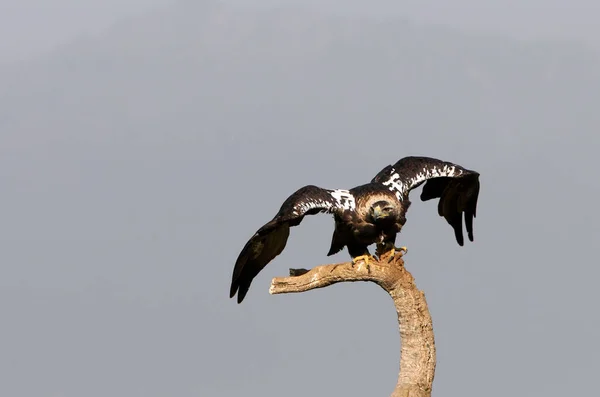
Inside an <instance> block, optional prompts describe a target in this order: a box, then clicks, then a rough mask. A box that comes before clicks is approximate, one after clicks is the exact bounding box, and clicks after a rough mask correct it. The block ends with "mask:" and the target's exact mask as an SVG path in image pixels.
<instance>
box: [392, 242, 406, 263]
mask: <svg viewBox="0 0 600 397" xmlns="http://www.w3.org/2000/svg"><path fill="white" fill-rule="evenodd" d="M388 252H389V255H390V257H389V259H388V263H390V262H391V261H392V260H394V259H395V258H396V255H397V254H399V255H400V257H403V256H404V255H405V254H406V253H407V252H408V248H406V247H400V248H398V247H396V246H392V248H391V249H390V250H389V251H388Z"/></svg>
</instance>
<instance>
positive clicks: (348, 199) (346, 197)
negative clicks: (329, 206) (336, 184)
mask: <svg viewBox="0 0 600 397" xmlns="http://www.w3.org/2000/svg"><path fill="white" fill-rule="evenodd" d="M330 194H331V196H332V197H333V198H334V199H335V200H336V201H337V203H336V206H337V207H341V208H343V209H344V210H350V211H354V209H355V208H356V201H355V200H354V196H353V195H352V193H350V192H349V191H348V190H344V189H335V190H334V191H332V192H331V193H330Z"/></svg>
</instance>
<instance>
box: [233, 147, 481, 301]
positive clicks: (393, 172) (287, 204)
mask: <svg viewBox="0 0 600 397" xmlns="http://www.w3.org/2000/svg"><path fill="white" fill-rule="evenodd" d="M423 183H425V185H424V186H423V190H422V192H421V200H422V201H427V200H431V199H434V198H439V202H438V214H439V215H440V216H443V217H444V218H445V219H446V221H447V222H448V223H449V224H450V226H452V228H453V229H454V236H455V237H456V241H457V242H458V244H459V245H460V246H462V245H463V244H464V238H463V222H462V219H463V214H464V219H465V226H466V230H467V235H468V238H469V240H470V241H473V218H475V215H476V208H477V197H478V195H479V173H478V172H476V171H472V170H468V169H466V168H463V167H461V166H460V165H458V164H454V163H451V162H447V161H442V160H438V159H435V158H431V157H415V156H410V157H404V158H402V159H400V160H399V161H398V162H396V164H394V165H388V166H387V167H385V168H384V169H382V170H381V171H380V172H379V173H378V174H377V175H376V176H375V177H374V178H373V179H372V180H371V182H370V183H367V184H364V185H360V186H357V187H354V188H352V189H350V190H343V189H323V188H320V187H317V186H314V185H308V186H304V187H302V188H300V189H298V190H297V191H296V192H294V193H293V194H292V195H291V196H289V197H288V198H287V199H286V200H285V201H284V202H283V204H282V205H281V208H280V209H279V212H277V214H276V215H275V217H274V218H273V219H272V220H271V221H269V222H267V223H266V224H265V225H264V226H262V227H261V228H260V229H258V231H257V232H256V233H255V234H254V235H253V236H252V237H251V238H250V240H249V241H248V242H247V243H246V245H245V246H244V248H243V249H242V251H241V253H240V254H239V256H238V258H237V261H236V263H235V267H234V269H233V275H232V279H231V289H230V297H231V298H233V297H234V296H235V294H236V293H237V302H238V303H241V302H242V301H243V300H244V297H245V296H246V293H247V292H248V289H249V288H250V284H251V283H252V280H253V279H254V277H256V276H257V275H258V273H259V272H260V271H261V270H262V269H263V268H264V267H265V266H266V265H267V264H268V263H269V262H271V261H272V260H273V259H274V258H275V257H276V256H277V255H279V254H280V253H281V252H282V251H283V249H284V248H285V245H286V243H287V240H288V237H289V234H290V227H292V226H297V225H299V224H300V222H302V219H304V217H305V216H306V215H314V214H318V213H330V214H333V219H334V221H335V230H334V232H333V238H332V240H331V247H330V249H329V252H328V254H327V255H328V256H329V255H333V254H336V253H337V252H339V251H341V250H342V249H343V248H344V247H346V248H347V250H348V253H349V254H350V257H351V258H352V262H353V263H356V262H358V261H360V260H362V261H364V262H365V263H366V265H367V267H368V265H369V260H372V259H373V257H372V256H371V255H370V253H369V249H368V247H369V246H370V245H372V244H376V246H377V247H378V248H380V249H381V252H390V254H391V255H392V256H391V257H393V255H394V254H395V253H396V252H399V251H406V247H401V248H397V247H396V245H395V243H396V235H397V234H398V233H399V232H400V230H401V229H402V226H404V224H405V223H406V211H407V210H408V207H409V206H410V204H411V202H410V201H409V199H408V195H409V193H410V191H411V190H412V189H415V188H417V187H418V186H420V185H422V184H423Z"/></svg>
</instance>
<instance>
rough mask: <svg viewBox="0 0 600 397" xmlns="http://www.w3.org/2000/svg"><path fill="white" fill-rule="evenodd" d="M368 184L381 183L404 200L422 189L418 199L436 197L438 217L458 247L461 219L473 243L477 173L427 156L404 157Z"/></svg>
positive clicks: (461, 235) (461, 230)
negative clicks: (441, 217)
mask: <svg viewBox="0 0 600 397" xmlns="http://www.w3.org/2000/svg"><path fill="white" fill-rule="evenodd" d="M371 182H374V183H382V184H383V185H385V186H387V187H388V188H389V189H390V190H391V191H393V192H394V193H395V194H396V197H398V199H399V200H407V199H408V194H409V193H410V191H411V190H412V189H415V188H417V187H419V186H420V185H421V184H423V183H425V185H424V186H423V191H422V192H421V200H422V201H427V200H431V199H434V198H439V199H440V201H439V203H438V214H439V215H440V216H443V217H444V218H445V219H446V221H447V222H448V223H449V224H450V226H452V228H453V229H454V235H455V237H456V241H457V242H458V244H459V245H461V246H462V245H463V244H464V238H463V228H462V218H463V213H464V218H465V226H466V229H467V235H468V237H469V240H470V241H473V218H475V216H476V211H477V197H478V196H479V173H478V172H476V171H472V170H468V169H466V168H463V167H461V166H460V165H457V164H454V163H450V162H447V161H442V160H438V159H434V158H431V157H412V156H411V157H404V158H402V159H400V160H399V161H398V162H397V163H396V164H394V165H388V166H387V167H385V168H384V169H383V170H381V171H380V172H379V173H378V174H377V175H376V176H375V178H373V180H372V181H371Z"/></svg>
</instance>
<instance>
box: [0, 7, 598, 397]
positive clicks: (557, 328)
mask: <svg viewBox="0 0 600 397" xmlns="http://www.w3.org/2000/svg"><path fill="white" fill-rule="evenodd" d="M598 11H600V4H597V3H594V2H592V1H590V0H588V1H571V2H567V1H544V2H542V1H541V0H537V1H535V0H532V1H528V2H526V3H524V2H517V1H512V0H511V1H504V2H500V1H498V0H495V1H478V2H475V1H471V0H462V1H455V2H452V4H451V5H450V4H449V3H448V2H442V1H432V0H430V1H420V2H417V1H404V2H392V1H387V0H386V1H383V0H382V1H374V2H371V3H369V6H367V5H366V3H364V2H358V1H354V0H352V1H346V2H341V1H334V0H323V1H319V2H317V1H313V0H306V1H303V2H300V1H278V2H275V1H267V0H263V1H258V0H255V1H246V2H241V1H220V2H219V1H202V2H191V1H168V0H153V1H144V2H142V1H139V0H123V1H119V2H117V1H115V0H110V1H103V2H99V1H92V0H88V1H79V2H75V1H71V0H60V1H56V2H53V3H52V7H50V5H49V4H47V3H46V2H41V1H40V0H27V1H23V2H20V3H17V2H15V1H10V2H9V1H6V0H4V1H1V0H0V197H1V198H2V199H1V202H2V205H1V206H0V220H1V222H0V243H1V247H2V249H1V250H0V313H1V315H2V324H3V325H2V328H1V331H0V335H1V338H0V373H2V374H3V376H2V382H0V394H1V395H6V396H11V397H20V396H27V397H29V396H40V395H43V396H52V397H58V396H61V397H63V396H64V397H70V396H87V397H94V396H106V395H111V396H115V397H117V396H124V397H125V396H127V397H132V396H144V397H153V396H157V397H158V396H167V395H177V396H181V397H184V396H231V395H237V394H240V393H244V394H245V395H262V396H280V395H281V394H285V395H286V396H290V397H293V396H304V395H307V394H313V395H334V396H335V395H344V396H364V395H370V396H385V395H389V393H390V392H391V391H392V390H393V388H394V386H395V383H396V379H397V374H398V359H399V348H400V341H399V335H398V329H397V322H396V314H395V312H394V309H393V304H392V301H391V300H390V299H389V297H388V296H387V295H386V294H385V292H384V291H383V290H381V289H379V288H378V287H377V286H375V285H372V284H366V283H365V284H357V283H348V284H338V285H335V286H332V287H329V288H326V289H322V290H316V291H311V292H307V293H303V294H291V295H278V296H271V295H269V294H268V288H269V284H270V280H271V279H272V278H273V277H275V276H282V275H286V274H287V269H288V267H312V266H315V265H317V264H321V263H329V262H332V261H338V260H339V261H342V260H346V259H347V258H348V255H347V252H346V251H343V252H342V253H339V254H337V255H335V256H334V257H326V253H327V250H328V249H329V243H330V239H331V233H332V231H333V222H332V220H331V218H330V216H328V215H319V216H314V217H310V218H307V219H305V221H304V222H303V223H302V224H301V225H300V226H299V227H296V228H294V229H293V230H292V234H291V236H290V239H289V241H288V245H287V247H286V250H285V251H284V252H283V253H282V254H281V255H280V256H279V257H277V258H276V259H275V260H274V261H273V262H272V263H271V264H270V265H269V266H268V267H267V268H265V270H263V272H262V273H261V274H260V275H259V276H258V277H257V278H256V279H255V280H254V282H253V284H252V287H251V289H250V291H249V293H248V295H247V297H246V299H245V301H244V302H243V303H242V304H241V305H237V304H236V303H235V300H230V299H229V298H228V292H229V283H230V279H231V272H232V269H233V264H234V263H235V259H236V258H237V255H238V253H239V252H240V250H241V249H242V247H243V245H244V244H245V243H246V241H247V239H248V238H249V237H250V236H251V235H252V234H253V233H254V232H255V230H256V229H258V228H259V227H260V226H261V225H263V224H264V223H266V222H267V221H268V220H270V219H271V218H272V217H273V215H275V213H276V212H277V210H278V208H279V206H280V205H281V203H282V202H283V200H285V198H286V197H288V195H289V194H291V193H292V192H294V191H295V190H296V189H297V188H299V187H301V186H304V185H306V184H315V185H318V186H322V187H326V188H351V187H353V186H356V185H359V184H362V183H365V182H367V181H369V180H370V179H371V178H372V177H373V176H374V175H375V174H376V173H377V172H378V171H379V170H380V169H381V168H383V167H384V166H386V165H387V164H391V163H394V162H395V161H397V160H398V159H399V158H401V157H404V156H406V155H425V156H433V157H438V158H440V159H443V160H448V161H453V162H456V163H458V164H460V165H463V166H464V167H466V168H470V169H474V170H477V171H479V172H480V173H481V193H480V197H479V206H478V217H477V218H476V220H475V242H474V243H470V242H467V243H466V244H465V246H464V247H459V246H458V245H457V244H456V241H455V239H454V236H453V232H452V229H451V227H450V226H449V225H447V224H446V223H445V221H444V220H443V218H440V217H439V216H438V215H437V211H436V205H437V203H435V202H427V203H423V202H421V201H420V200H419V199H418V195H419V194H420V189H418V190H417V191H416V192H414V193H413V195H412V196H411V198H412V201H413V205H412V206H411V208H410V210H409V212H408V215H407V218H408V222H407V224H406V226H405V227H404V229H403V232H402V234H401V235H400V236H399V238H398V244H400V245H406V246H408V249H409V253H408V254H407V255H406V257H405V260H406V266H407V268H408V269H409V270H410V271H411V272H412V273H413V275H414V276H415V278H416V282H417V285H418V286H419V288H421V289H422V290H423V291H424V292H425V294H426V297H427V300H428V303H429V308H430V310H431V312H432V316H433V321H434V330H435V336H436V346H437V358H438V364H437V370H436V377H435V381H434V392H433V394H434V395H461V396H481V395H482V393H483V394H485V395H486V396H490V397H495V396H505V395H507V394H513V395H514V394H515V391H516V393H517V394H519V395H523V396H544V397H549V396H564V395H565V394H584V393H586V392H587V393H589V392H591V391H592V390H593V388H594V385H593V376H595V374H597V372H598V370H599V369H600V367H599V364H598V363H597V360H594V357H595V356H596V355H597V353H598V352H599V348H600V343H599V342H598V340H597V338H596V337H595V336H596V334H597V329H598V326H600V320H599V318H598V315H597V314H596V313H597V310H596V304H597V302H598V301H599V299H600V291H599V290H598V289H597V288H596V279H597V277H598V275H599V271H598V270H597V268H596V266H595V250H594V248H595V247H594V244H595V243H594V242H598V241H599V240H600V228H599V226H598V224H599V223H598V221H600V219H599V216H598V214H597V211H595V204H596V197H597V196H598V194H599V193H600V186H599V183H598V178H597V175H596V174H597V171H596V169H595V167H596V165H597V162H596V161H595V158H594V156H595V152H596V151H597V148H598V147H599V143H600V139H599V138H598V136H597V131H598V130H599V128H600V112H598V103H600V58H599V53H598V50H599V48H600V47H599V45H600V41H599V40H600V39H599V38H600V28H599V27H598V24H597V17H596V16H597V15H598ZM415 193H416V194H415Z"/></svg>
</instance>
